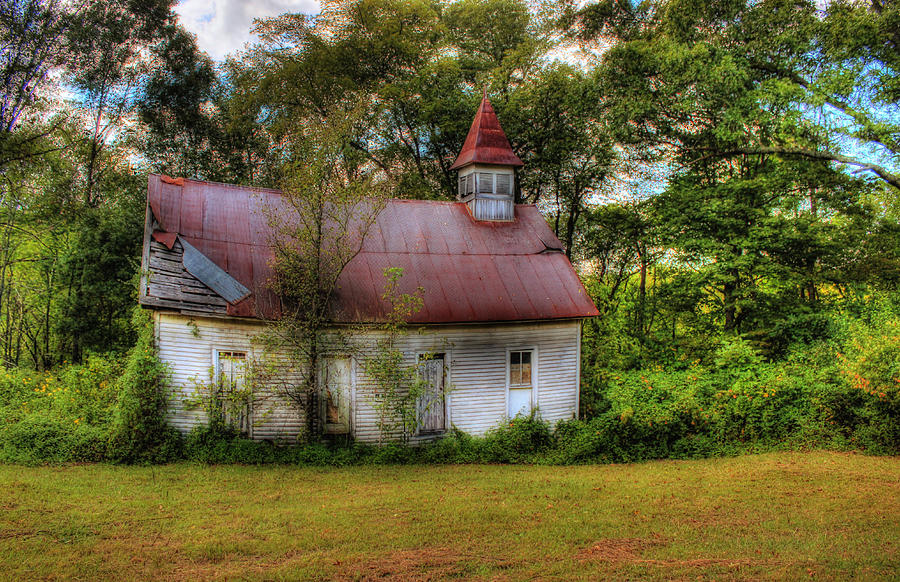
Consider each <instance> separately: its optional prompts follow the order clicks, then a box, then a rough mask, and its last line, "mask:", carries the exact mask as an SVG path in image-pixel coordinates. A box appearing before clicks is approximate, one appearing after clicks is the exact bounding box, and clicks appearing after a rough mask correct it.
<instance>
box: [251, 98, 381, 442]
mask: <svg viewBox="0 0 900 582" xmlns="http://www.w3.org/2000/svg"><path fill="white" fill-rule="evenodd" d="M358 115H359V114H358V112H355V111H352V112H341V111H336V112H334V113H332V114H330V115H329V116H328V117H327V118H325V119H321V120H319V121H318V122H317V123H315V124H312V125H310V124H307V125H304V126H302V127H301V128H298V131H302V134H299V135H297V136H295V138H294V141H293V144H292V154H293V159H294V160H297V161H295V162H291V163H290V164H289V166H288V168H287V169H286V170H285V176H286V178H285V180H284V182H283V185H282V200H283V205H282V207H281V208H278V209H275V211H274V212H272V213H271V215H270V216H269V217H268V218H269V221H270V225H271V227H272V230H273V233H274V234H273V237H272V240H271V241H270V242H271V245H272V248H273V251H274V255H275V256H274V267H275V272H276V276H275V279H274V281H273V282H272V284H273V290H274V291H275V292H276V293H278V295H279V296H280V297H281V299H282V309H281V314H280V318H279V319H278V320H276V321H274V322H272V325H271V326H270V328H269V331H268V333H267V334H266V338H265V339H266V341H267V344H268V346H269V347H270V348H273V349H275V350H286V351H287V352H288V354H289V355H290V357H291V360H292V362H293V364H294V365H295V368H296V370H297V371H298V374H299V377H300V380H299V381H298V382H297V385H296V386H292V387H290V388H289V389H288V390H287V391H286V392H287V393H286V396H288V397H289V398H290V399H291V400H293V401H294V402H295V403H296V404H297V406H298V407H299V408H300V410H302V411H303V413H304V417H305V422H306V438H307V439H316V438H318V437H319V435H320V434H321V430H322V419H321V418H320V414H319V400H318V396H319V388H320V386H321V385H322V383H321V377H320V375H321V369H320V367H321V358H322V354H323V353H325V352H327V350H328V349H329V347H333V346H334V344H335V343H338V342H340V339H341V338H340V334H339V332H338V331H337V330H336V329H335V327H334V326H333V322H334V321H335V317H336V313H335V311H334V305H333V302H332V298H333V296H334V293H335V288H336V285H337V281H338V278H339V277H340V275H341V272H342V271H343V270H344V267H346V266H347V264H348V263H349V262H350V261H351V260H352V259H353V257H355V256H356V255H357V253H359V250H360V248H361V245H362V242H363V238H364V237H365V234H366V232H367V230H368V228H369V226H370V225H371V224H372V223H373V221H374V220H375V217H376V216H377V214H378V212H379V210H380V204H381V202H382V201H383V199H384V196H383V194H384V192H385V189H386V182H384V181H383V180H380V179H379V178H378V176H377V175H376V174H375V173H374V172H373V171H371V169H370V168H369V167H367V166H366V164H365V160H364V159H361V157H360V155H359V152H358V151H357V150H355V149H354V148H352V147H351V146H350V144H349V141H350V139H352V138H350V137H348V136H352V135H353V129H354V124H355V123H356V121H357V119H358Z"/></svg>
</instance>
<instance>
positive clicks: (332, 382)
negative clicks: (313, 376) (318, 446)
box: [320, 357, 350, 434]
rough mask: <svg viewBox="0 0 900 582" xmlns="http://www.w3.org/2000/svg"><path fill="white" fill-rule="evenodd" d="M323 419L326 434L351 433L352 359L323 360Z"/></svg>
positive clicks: (331, 358) (333, 358) (321, 376)
mask: <svg viewBox="0 0 900 582" xmlns="http://www.w3.org/2000/svg"><path fill="white" fill-rule="evenodd" d="M321 371H322V373H321V375H320V380H321V383H322V418H323V419H324V420H325V434H347V433H349V432H350V358H344V357H326V358H324V359H323V360H322V368H321Z"/></svg>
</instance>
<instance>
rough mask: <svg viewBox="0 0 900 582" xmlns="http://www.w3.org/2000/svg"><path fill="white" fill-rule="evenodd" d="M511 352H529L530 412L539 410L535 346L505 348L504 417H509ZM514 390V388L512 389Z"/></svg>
mask: <svg viewBox="0 0 900 582" xmlns="http://www.w3.org/2000/svg"><path fill="white" fill-rule="evenodd" d="M513 352H531V410H535V411H536V410H539V408H538V394H539V393H540V390H539V386H538V378H539V377H540V376H539V375H538V348H537V346H536V345H530V346H515V347H508V348H506V380H505V384H506V392H505V394H504V399H503V406H504V408H503V414H504V416H506V417H509V390H510V386H511V385H510V381H509V376H510V371H511V370H510V368H511V363H512V362H511V360H512V358H511V355H512V353H513ZM513 389H515V388H513Z"/></svg>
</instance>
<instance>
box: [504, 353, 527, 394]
mask: <svg viewBox="0 0 900 582" xmlns="http://www.w3.org/2000/svg"><path fill="white" fill-rule="evenodd" d="M509 385H510V386H527V387H531V352H530V351H527V352H509Z"/></svg>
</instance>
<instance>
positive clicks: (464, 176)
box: [450, 94, 524, 220]
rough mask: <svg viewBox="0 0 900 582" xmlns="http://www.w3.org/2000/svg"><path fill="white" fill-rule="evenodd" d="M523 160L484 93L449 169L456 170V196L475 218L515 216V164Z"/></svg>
mask: <svg viewBox="0 0 900 582" xmlns="http://www.w3.org/2000/svg"><path fill="white" fill-rule="evenodd" d="M523 165H524V164H523V163H522V160H520V159H519V157H518V156H517V155H516V154H515V152H513V150H512V147H511V146H510V145H509V140H508V139H507V138H506V134H505V133H503V128H502V127H500V121H499V120H498V119H497V114H496V113H494V108H493V107H491V102H490V101H489V100H488V98H487V94H485V95H484V97H483V98H482V100H481V105H480V106H479V107H478V112H477V113H476V114H475V119H474V120H473V121H472V127H470V128H469V135H467V136H466V141H465V143H464V144H463V147H462V151H460V152H459V156H457V158H456V161H455V162H453V165H452V166H450V169H451V170H459V180H458V190H457V198H458V199H459V200H460V201H461V202H465V203H466V204H467V205H468V207H469V211H470V212H471V213H472V216H474V217H475V220H515V191H516V168H519V167H521V166H523Z"/></svg>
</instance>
